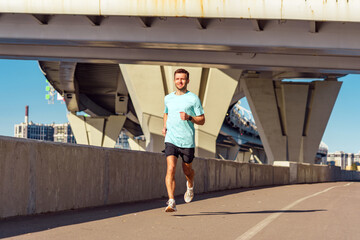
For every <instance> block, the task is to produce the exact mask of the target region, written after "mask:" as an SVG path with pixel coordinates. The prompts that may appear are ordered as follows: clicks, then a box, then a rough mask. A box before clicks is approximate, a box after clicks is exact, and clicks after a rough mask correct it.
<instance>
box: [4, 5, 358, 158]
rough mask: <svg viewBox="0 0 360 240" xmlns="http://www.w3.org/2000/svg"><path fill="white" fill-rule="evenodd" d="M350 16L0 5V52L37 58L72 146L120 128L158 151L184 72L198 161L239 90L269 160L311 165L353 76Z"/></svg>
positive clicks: (104, 141)
mask: <svg viewBox="0 0 360 240" xmlns="http://www.w3.org/2000/svg"><path fill="white" fill-rule="evenodd" d="M358 10H359V3H357V2H356V1H346V0H338V1H335V0H334V1H325V2H324V1H318V0H309V1H303V0H295V1H294V0H271V1H270V0H266V1H245V0H244V1H238V0H227V1H201V0H199V1H193V0H191V1H189V0H184V1H170V0H168V1H162V2H161V3H160V2H158V1H155V0H153V1H151V0H147V1H145V0H143V1H131V2H129V1H125V0H122V1H111V0H96V1H95V0H93V1H76V2H73V1H60V0H59V1H52V3H51V4H49V3H44V2H43V1H31V2H30V1H26V0H12V1H11V2H9V1H5V0H3V1H0V12H1V18H0V29H1V30H2V31H0V56H1V57H3V58H12V59H36V60H39V61H40V66H41V68H42V70H43V71H44V74H46V77H47V78H48V79H49V80H50V82H51V83H52V84H53V85H54V87H55V88H56V89H57V90H58V91H59V92H60V93H62V94H63V95H64V97H65V100H66V103H67V107H68V109H69V111H71V112H72V113H73V114H72V115H70V118H69V119H70V122H71V124H72V125H73V126H76V127H73V129H74V132H75V136H76V138H77V141H78V142H80V143H86V144H92V145H100V146H110V145H112V144H114V143H115V138H116V137H117V135H118V134H117V133H118V132H119V131H120V129H121V128H122V127H125V128H127V129H129V130H130V132H132V134H133V135H134V136H136V135H137V134H139V133H140V131H139V129H141V132H142V133H143V134H144V135H145V137H146V142H145V143H142V142H136V141H133V142H132V144H131V145H132V147H133V148H134V149H143V150H149V151H159V150H160V149H161V148H162V141H163V138H162V136H161V131H160V129H161V127H160V126H161V125H162V123H161V117H162V104H163V103H162V101H163V97H164V95H165V94H167V93H169V92H170V91H172V90H173V87H172V77H171V75H172V74H171V73H172V72H173V70H174V69H175V67H177V66H186V67H187V68H189V70H190V74H191V81H192V82H191V85H190V90H191V91H193V92H195V93H196V94H198V95H199V96H200V99H201V100H202V102H203V105H204V108H205V112H206V115H207V119H208V122H207V124H206V125H205V126H201V127H199V128H198V129H197V139H196V141H197V152H198V154H199V155H200V156H214V154H215V152H216V145H215V143H216V138H217V136H218V134H219V131H220V128H221V125H222V122H223V119H224V117H225V113H226V111H227V109H228V107H229V105H231V104H232V103H234V102H235V101H237V100H238V99H239V98H240V96H244V95H246V97H247V98H248V100H249V104H250V107H251V109H252V112H253V113H254V117H255V120H256V122H257V125H258V128H259V133H260V137H261V139H262V142H263V144H264V147H265V150H266V153H267V156H268V159H269V163H272V162H273V161H275V160H281V161H296V162H312V161H313V159H314V156H315V153H316V151H317V148H318V146H319V143H320V140H321V138H322V135H323V132H324V130H325V127H326V124H327V120H328V118H329V116H330V113H331V110H332V107H333V104H334V102H335V100H336V97H337V94H338V91H339V89H340V86H341V83H340V82H338V81H337V78H338V77H340V76H343V75H345V74H349V73H359V72H360V71H359V70H360V67H359V66H360V64H359V63H360V61H359V55H360V45H359V44H358V41H357V39H358V38H359V35H360V32H359V31H358V30H357V29H359V28H358V26H359V24H360V23H359V21H360V19H359V17H358V14H357V13H358ZM289 78H311V79H313V78H317V79H322V80H324V81H314V82H312V83H299V82H283V81H282V80H283V79H289ZM144 79H146V80H144ZM149 89H150V91H149ZM216 95H220V96H221V98H216V97H214V96H216ZM78 111H87V112H89V113H91V116H92V118H88V119H85V118H82V117H77V116H75V114H74V113H76V112H78ZM139 126H140V127H141V128H139Z"/></svg>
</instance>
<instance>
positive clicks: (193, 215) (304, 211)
mask: <svg viewBox="0 0 360 240" xmlns="http://www.w3.org/2000/svg"><path fill="white" fill-rule="evenodd" d="M322 211H327V210H325V209H315V210H269V211H252V212H201V213H198V214H184V215H180V214H174V215H172V216H174V217H195V216H211V215H231V214H263V213H311V212H322Z"/></svg>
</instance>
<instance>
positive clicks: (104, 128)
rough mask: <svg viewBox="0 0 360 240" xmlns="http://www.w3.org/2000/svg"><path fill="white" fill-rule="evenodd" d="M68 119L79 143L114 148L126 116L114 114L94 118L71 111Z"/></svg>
mask: <svg viewBox="0 0 360 240" xmlns="http://www.w3.org/2000/svg"><path fill="white" fill-rule="evenodd" d="M68 120H69V122H70V125H71V129H72V132H73V133H74V136H75V139H76V142H77V143H78V144H85V145H93V146H99V147H110V148H113V147H114V146H115V144H116V140H117V139H118V137H119V135H120V131H121V129H122V127H123V125H124V122H125V120H126V116H122V115H116V116H115V115H113V116H109V117H94V118H92V117H84V116H77V115H75V114H73V113H69V114H68Z"/></svg>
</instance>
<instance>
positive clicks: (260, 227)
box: [236, 183, 352, 240]
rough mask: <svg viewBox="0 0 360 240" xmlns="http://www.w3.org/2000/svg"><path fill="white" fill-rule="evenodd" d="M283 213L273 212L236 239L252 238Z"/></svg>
mask: <svg viewBox="0 0 360 240" xmlns="http://www.w3.org/2000/svg"><path fill="white" fill-rule="evenodd" d="M350 184H352V183H348V184H345V185H344V187H346V186H349V185H350ZM336 187H341V186H334V187H330V188H327V189H325V190H323V191H320V192H317V193H314V194H312V195H310V196H307V197H303V198H300V199H299V200H296V201H295V202H293V203H292V204H290V205H288V206H286V207H284V208H283V209H281V211H286V210H289V209H291V208H292V207H294V206H295V205H297V204H299V203H301V202H302V201H305V200H307V199H309V198H312V197H316V196H317V195H320V194H322V193H325V192H328V191H330V190H331V189H333V188H336ZM281 214H282V212H279V213H273V214H271V215H270V216H268V217H267V218H265V219H264V220H262V221H261V222H259V223H258V224H257V225H255V226H254V227H252V228H250V229H249V230H248V231H246V232H245V233H244V234H242V235H241V236H239V237H237V238H236V240H249V239H251V238H252V237H254V236H255V235H256V234H257V233H259V232H260V231H261V230H263V229H264V228H265V227H266V226H267V225H269V224H270V223H271V222H272V221H274V220H275V219H276V218H278V217H279V216H280V215H281Z"/></svg>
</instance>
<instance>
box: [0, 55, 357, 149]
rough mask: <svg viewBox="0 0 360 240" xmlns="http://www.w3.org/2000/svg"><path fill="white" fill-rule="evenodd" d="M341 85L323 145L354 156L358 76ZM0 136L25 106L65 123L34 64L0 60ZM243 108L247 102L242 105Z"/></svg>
mask: <svg viewBox="0 0 360 240" xmlns="http://www.w3.org/2000/svg"><path fill="white" fill-rule="evenodd" d="M341 81H343V85H342V87H341V90H340V93H339V97H338V99H337V101H336V103H335V107H334V109H333V112H332V114H331V117H330V119H329V122H328V125H327V128H326V130H325V133H324V136H323V141H324V142H325V143H326V144H327V145H328V146H329V151H330V152H334V151H345V152H353V153H357V152H359V150H360V146H359V144H358V142H359V141H358V137H359V136H360V124H359V119H360V111H358V108H360V93H359V92H358V91H359V90H360V75H348V76H346V77H343V78H341ZM0 82H1V87H0V101H1V104H0V113H1V117H0V135H4V136H13V135H14V124H18V123H21V122H23V121H24V115H25V106H26V105H29V107H30V110H29V115H30V116H29V119H30V121H33V122H34V123H53V122H55V123H65V122H67V118H66V114H67V110H66V106H65V104H62V103H61V102H60V101H56V100H55V102H54V104H48V101H47V100H46V99H45V95H46V90H45V88H46V86H47V83H46V78H45V77H44V75H43V74H42V73H41V71H40V69H39V66H38V64H37V62H36V61H20V60H0ZM243 104H244V105H246V101H243Z"/></svg>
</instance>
